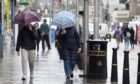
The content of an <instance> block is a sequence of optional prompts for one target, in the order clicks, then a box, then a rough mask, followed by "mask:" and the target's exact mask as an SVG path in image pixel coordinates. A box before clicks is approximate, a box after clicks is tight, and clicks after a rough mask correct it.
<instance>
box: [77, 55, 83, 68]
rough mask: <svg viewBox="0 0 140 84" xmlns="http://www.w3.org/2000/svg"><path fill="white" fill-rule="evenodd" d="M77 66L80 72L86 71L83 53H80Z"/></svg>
mask: <svg viewBox="0 0 140 84" xmlns="http://www.w3.org/2000/svg"><path fill="white" fill-rule="evenodd" d="M77 66H78V68H79V69H80V70H83V69H84V59H83V54H82V53H78V58H77Z"/></svg>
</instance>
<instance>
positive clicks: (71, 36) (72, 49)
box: [61, 26, 81, 79]
mask: <svg viewBox="0 0 140 84" xmlns="http://www.w3.org/2000/svg"><path fill="white" fill-rule="evenodd" d="M61 34H62V52H63V61H64V70H65V75H66V78H67V79H70V78H73V70H74V67H75V64H76V62H77V57H78V53H79V52H80V51H81V44H80V37H79V34H78V32H77V30H76V28H75V26H73V27H69V28H65V29H63V30H62V33H61Z"/></svg>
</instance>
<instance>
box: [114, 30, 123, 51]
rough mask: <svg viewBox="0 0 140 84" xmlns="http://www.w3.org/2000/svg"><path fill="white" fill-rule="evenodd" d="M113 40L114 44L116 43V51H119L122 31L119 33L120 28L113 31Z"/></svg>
mask: <svg viewBox="0 0 140 84" xmlns="http://www.w3.org/2000/svg"><path fill="white" fill-rule="evenodd" d="M114 38H115V39H116V42H117V49H119V45H120V42H121V38H122V31H121V29H120V27H117V29H116V30H115V32H114Z"/></svg>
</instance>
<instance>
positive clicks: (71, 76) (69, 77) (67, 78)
mask: <svg viewBox="0 0 140 84" xmlns="http://www.w3.org/2000/svg"><path fill="white" fill-rule="evenodd" d="M73 77H74V75H73V73H72V74H70V76H66V80H70V79H71V78H73Z"/></svg>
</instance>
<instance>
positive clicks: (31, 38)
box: [16, 24, 37, 80]
mask: <svg viewBox="0 0 140 84" xmlns="http://www.w3.org/2000/svg"><path fill="white" fill-rule="evenodd" d="M36 39H37V32H36V30H35V28H34V27H33V26H32V25H31V24H28V25H25V26H24V27H23V28H22V29H21V30H20V31H19V33H18V39H17V45H16V51H17V54H18V56H19V55H20V51H21V56H22V72H23V78H22V80H26V77H27V67H28V66H27V62H28V61H29V69H30V77H31V78H33V68H34V58H35V49H36Z"/></svg>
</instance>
